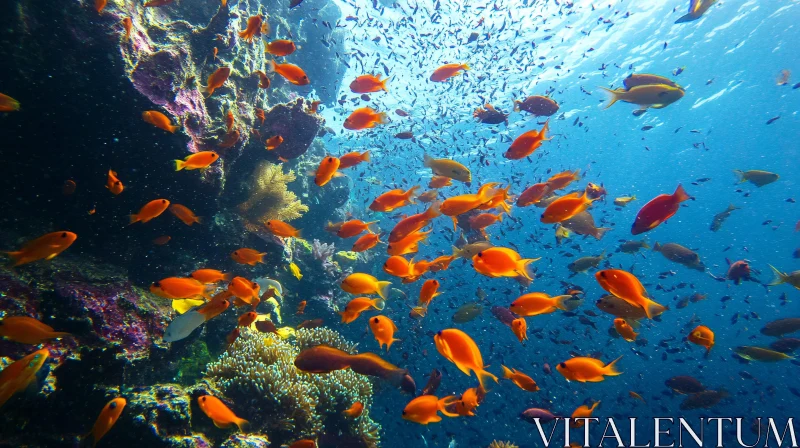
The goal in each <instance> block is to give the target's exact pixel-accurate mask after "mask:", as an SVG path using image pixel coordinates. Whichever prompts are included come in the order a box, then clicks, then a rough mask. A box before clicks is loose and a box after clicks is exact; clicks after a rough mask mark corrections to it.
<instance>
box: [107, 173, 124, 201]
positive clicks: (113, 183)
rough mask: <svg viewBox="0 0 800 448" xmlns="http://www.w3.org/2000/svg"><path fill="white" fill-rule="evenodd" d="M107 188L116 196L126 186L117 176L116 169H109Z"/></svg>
mask: <svg viewBox="0 0 800 448" xmlns="http://www.w3.org/2000/svg"><path fill="white" fill-rule="evenodd" d="M106 188H107V189H108V191H110V192H111V194H113V195H115V196H116V195H118V194H120V193H122V190H124V189H125V186H124V185H122V182H120V180H119V178H117V173H116V172H115V171H112V170H108V179H107V180H106Z"/></svg>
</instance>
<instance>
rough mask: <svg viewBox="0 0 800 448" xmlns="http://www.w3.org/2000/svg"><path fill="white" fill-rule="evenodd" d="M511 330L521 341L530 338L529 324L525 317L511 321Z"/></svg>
mask: <svg viewBox="0 0 800 448" xmlns="http://www.w3.org/2000/svg"><path fill="white" fill-rule="evenodd" d="M511 331H512V332H513V333H514V336H516V337H517V339H519V342H522V341H524V340H527V339H528V324H527V323H526V322H525V318H524V317H518V318H516V319H514V320H512V321H511Z"/></svg>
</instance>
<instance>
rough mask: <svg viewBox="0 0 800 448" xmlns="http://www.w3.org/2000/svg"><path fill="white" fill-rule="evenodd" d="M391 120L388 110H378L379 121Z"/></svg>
mask: <svg viewBox="0 0 800 448" xmlns="http://www.w3.org/2000/svg"><path fill="white" fill-rule="evenodd" d="M389 121H390V120H389V115H387V114H386V112H378V123H380V124H386V123H388V122H389Z"/></svg>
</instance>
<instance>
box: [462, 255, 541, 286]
mask: <svg viewBox="0 0 800 448" xmlns="http://www.w3.org/2000/svg"><path fill="white" fill-rule="evenodd" d="M537 260H539V258H522V257H521V256H520V255H519V254H518V253H517V252H516V251H514V250H512V249H509V248H506V247H490V248H487V249H485V250H482V251H480V252H478V253H477V254H475V255H474V256H473V257H472V265H473V268H474V269H475V271H477V272H478V273H480V274H483V275H485V276H487V277H518V276H522V277H524V278H526V279H528V280H533V279H532V278H531V276H530V273H529V272H528V265H529V264H531V263H533V262H534V261H537Z"/></svg>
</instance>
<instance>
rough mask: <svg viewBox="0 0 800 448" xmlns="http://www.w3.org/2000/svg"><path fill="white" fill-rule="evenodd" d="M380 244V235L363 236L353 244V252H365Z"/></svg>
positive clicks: (369, 234) (368, 234)
mask: <svg viewBox="0 0 800 448" xmlns="http://www.w3.org/2000/svg"><path fill="white" fill-rule="evenodd" d="M380 242H381V240H380V237H379V235H378V234H375V233H367V234H366V235H361V236H360V237H359V238H358V239H357V240H356V242H355V243H353V248H352V249H351V250H352V251H353V252H364V251H367V250H370V249H372V248H373V247H375V246H376V245H377V244H378V243H380Z"/></svg>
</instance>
